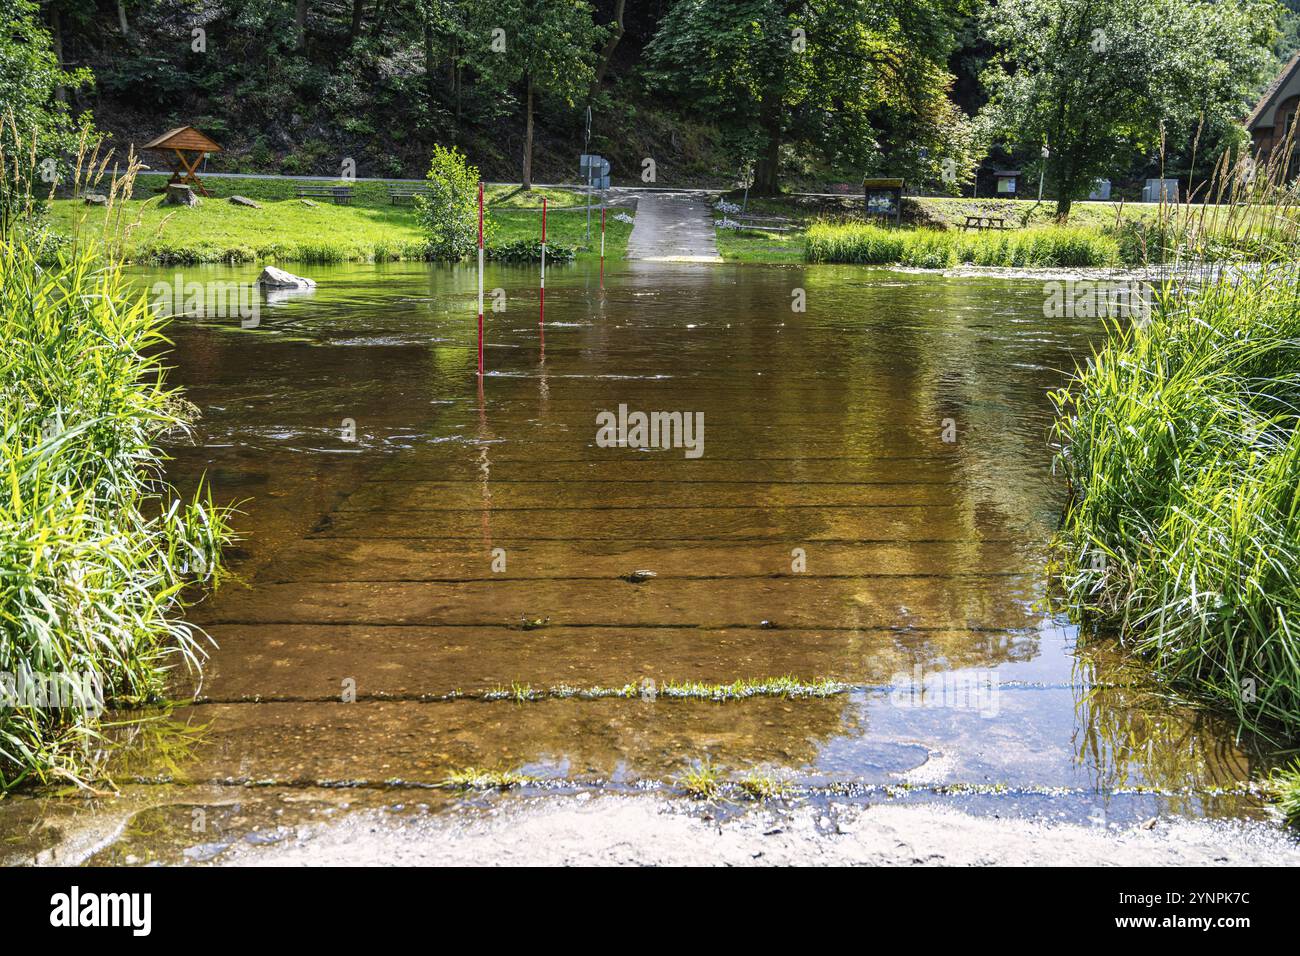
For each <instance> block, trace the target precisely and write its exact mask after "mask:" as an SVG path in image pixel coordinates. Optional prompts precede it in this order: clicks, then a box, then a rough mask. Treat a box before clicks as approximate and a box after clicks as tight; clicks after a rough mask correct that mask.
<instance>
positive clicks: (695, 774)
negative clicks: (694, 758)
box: [677, 759, 722, 800]
mask: <svg viewBox="0 0 1300 956" xmlns="http://www.w3.org/2000/svg"><path fill="white" fill-rule="evenodd" d="M677 785H678V786H679V787H681V788H682V790H684V791H685V792H686V795H687V796H689V797H690V798H691V799H693V800H715V799H717V797H718V796H720V795H721V793H722V777H721V775H720V774H719V772H718V768H717V767H715V766H714V765H713V762H712V761H710V760H707V759H706V760H701V761H700V762H699V763H697V764H696V765H695V766H694V767H692V768H691V769H690V770H688V771H686V773H684V774H682V775H681V777H679V778H678V779H677Z"/></svg>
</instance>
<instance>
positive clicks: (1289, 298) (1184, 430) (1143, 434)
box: [1052, 161, 1300, 785]
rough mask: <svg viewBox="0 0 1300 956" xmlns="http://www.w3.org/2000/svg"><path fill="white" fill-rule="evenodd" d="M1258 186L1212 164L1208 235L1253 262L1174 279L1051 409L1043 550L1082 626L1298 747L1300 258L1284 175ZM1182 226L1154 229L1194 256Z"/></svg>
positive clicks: (1201, 237) (1193, 229) (1196, 242)
mask: <svg viewBox="0 0 1300 956" xmlns="http://www.w3.org/2000/svg"><path fill="white" fill-rule="evenodd" d="M1260 180H1262V185H1260V184H1258V183H1257V182H1253V181H1251V180H1248V179H1247V178H1246V177H1244V176H1241V175H1240V172H1239V170H1237V169H1236V168H1234V167H1230V166H1228V164H1227V162H1226V161H1225V163H1224V164H1223V167H1222V168H1221V169H1220V171H1219V181H1220V182H1223V183H1225V184H1227V185H1225V186H1224V188H1223V193H1224V195H1223V196H1221V197H1220V198H1219V202H1218V203H1217V204H1216V205H1218V206H1219V207H1220V209H1221V210H1224V211H1223V212H1222V213H1221V214H1220V215H1219V217H1218V219H1217V221H1216V222H1215V223H1214V224H1213V230H1214V234H1215V235H1216V236H1220V237H1224V236H1226V237H1228V239H1229V240H1230V241H1229V242H1227V243H1225V244H1223V245H1221V246H1220V247H1219V248H1220V249H1234V250H1249V252H1242V253H1240V254H1241V255H1243V256H1245V255H1249V256H1250V257H1251V258H1252V259H1254V260H1255V261H1251V262H1238V261H1233V260H1232V259H1231V258H1229V257H1227V256H1225V257H1224V258H1223V259H1222V260H1221V261H1220V262H1218V263H1214V264H1206V263H1205V262H1204V260H1200V261H1198V262H1196V263H1194V264H1192V268H1183V269H1178V268H1175V269H1173V270H1171V272H1170V275H1171V276H1173V277H1174V278H1171V279H1169V280H1167V281H1165V282H1163V283H1161V284H1159V285H1158V286H1157V288H1156V290H1155V294H1154V296H1153V307H1152V310H1151V315H1150V316H1149V318H1145V319H1143V320H1141V321H1134V322H1133V323H1131V324H1128V325H1123V324H1116V325H1115V326H1114V327H1113V329H1112V330H1111V333H1110V335H1109V337H1108V340H1107V341H1106V343H1105V344H1104V345H1103V346H1102V347H1100V348H1099V349H1098V350H1097V351H1096V352H1095V353H1094V354H1093V355H1092V356H1091V358H1090V359H1089V360H1088V361H1087V363H1086V365H1085V366H1084V367H1082V368H1080V369H1079V370H1078V371H1077V372H1076V374H1075V375H1074V377H1073V380H1072V381H1071V382H1070V384H1069V385H1068V387H1067V388H1065V389H1062V390H1060V391H1058V392H1056V393H1055V394H1054V395H1053V396H1052V398H1053V401H1054V403H1055V405H1056V407H1057V410H1058V419H1057V422H1056V424H1055V426H1054V438H1055V441H1056V443H1057V444H1058V464H1059V468H1060V470H1061V471H1062V473H1063V474H1064V476H1065V479H1066V480H1067V482H1068V484H1069V490H1070V493H1071V498H1070V502H1069V505H1068V507H1067V510H1066V514H1065V518H1064V522H1063V525H1062V528H1061V530H1060V534H1059V537H1058V542H1057V544H1058V561H1059V563H1060V567H1059V571H1060V574H1059V579H1060V582H1061V584H1062V586H1063V588H1064V591H1065V593H1066V595H1067V597H1068V600H1069V603H1070V605H1071V607H1072V608H1073V609H1074V611H1075V612H1076V613H1077V615H1078V616H1079V617H1080V618H1082V619H1083V620H1085V621H1087V622H1089V623H1091V624H1094V625H1097V626H1098V627H1099V628H1102V629H1107V630H1111V631H1114V632H1115V633H1117V634H1118V635H1119V636H1120V637H1121V639H1122V640H1123V641H1124V642H1126V643H1128V644H1130V645H1131V646H1132V647H1134V648H1135V649H1136V650H1137V651H1138V652H1139V653H1141V654H1143V655H1144V656H1146V657H1147V658H1149V659H1150V660H1151V661H1152V662H1153V664H1154V665H1155V668H1156V672H1157V675H1158V676H1159V677H1161V678H1163V679H1164V680H1166V681H1168V682H1169V683H1170V684H1171V685H1173V686H1176V687H1178V688H1181V689H1183V690H1185V691H1187V692H1189V693H1190V694H1192V695H1194V696H1199V697H1202V698H1205V699H1208V700H1210V701H1213V702H1216V703H1218V704H1220V705H1223V706H1225V707H1227V708H1229V709H1231V710H1232V711H1233V712H1235V714H1236V715H1237V717H1238V719H1239V720H1240V722H1241V724H1242V726H1243V727H1244V728H1247V729H1249V730H1251V731H1253V732H1255V733H1257V734H1259V735H1261V736H1262V737H1263V738H1264V739H1267V740H1272V741H1274V742H1279V743H1282V742H1289V741H1294V740H1295V739H1297V737H1300V427H1298V426H1300V285H1298V283H1297V280H1298V278H1300V276H1298V272H1297V262H1296V251H1297V249H1298V248H1300V243H1298V242H1297V228H1296V225H1295V223H1296V215H1295V209H1294V206H1293V203H1292V198H1291V195H1290V193H1289V191H1288V190H1287V189H1285V188H1284V187H1282V186H1281V185H1278V184H1279V183H1280V182H1281V181H1282V179H1281V176H1280V175H1279V176H1277V177H1276V178H1270V177H1268V176H1262V177H1260ZM1175 215H1178V216H1186V215H1188V214H1187V213H1186V212H1176V213H1175ZM1191 215H1192V217H1193V218H1190V219H1187V220H1184V221H1183V222H1176V221H1175V222H1170V223H1169V224H1168V225H1169V227H1170V228H1171V229H1172V230H1173V233H1174V234H1176V235H1178V237H1179V243H1178V247H1179V248H1182V249H1197V250H1203V249H1205V248H1207V243H1206V235H1205V234H1206V229H1205V225H1204V223H1203V222H1202V221H1197V219H1196V218H1194V217H1195V216H1197V215H1203V210H1201V211H1193V212H1192V214H1191ZM1292 782H1293V785H1300V781H1297V780H1295V778H1292Z"/></svg>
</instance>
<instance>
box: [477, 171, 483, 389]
mask: <svg viewBox="0 0 1300 956" xmlns="http://www.w3.org/2000/svg"><path fill="white" fill-rule="evenodd" d="M478 377H479V379H480V381H481V380H482V378H483V180H481V179H480V180H479V183H478Z"/></svg>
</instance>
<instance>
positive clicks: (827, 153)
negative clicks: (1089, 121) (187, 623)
mask: <svg viewBox="0 0 1300 956" xmlns="http://www.w3.org/2000/svg"><path fill="white" fill-rule="evenodd" d="M958 14H959V7H955V6H953V5H952V4H950V3H946V2H933V0H908V2H903V3H897V4H889V5H883V6H882V5H877V4H867V3H863V2H861V0H821V2H817V3H808V4H791V3H785V2H782V0H727V2H712V0H682V2H679V3H677V4H674V5H673V7H672V8H671V9H670V10H669V12H668V14H667V15H666V16H665V17H664V20H663V22H662V24H661V26H660V29H659V31H658V32H657V33H656V35H655V38H654V40H653V42H652V43H651V44H650V47H649V55H650V61H651V63H652V65H653V66H654V67H655V69H656V70H657V79H658V82H659V84H660V85H661V86H662V87H664V88H666V89H669V90H672V91H674V92H676V93H677V94H679V95H681V96H683V97H687V98H689V100H690V101H691V102H692V103H693V104H694V107H695V108H696V109H698V110H702V111H705V112H706V113H707V114H712V115H716V116H717V117H720V118H721V119H722V120H723V121H724V122H725V124H726V126H727V128H728V131H729V133H730V134H731V139H732V142H733V144H734V146H735V148H736V152H737V154H738V157H739V158H741V159H742V160H744V161H754V162H755V172H754V187H755V189H756V190H757V191H758V192H760V193H771V192H775V191H776V188H777V185H778V182H779V170H780V166H781V159H782V147H783V146H785V145H787V144H788V145H793V146H800V147H809V148H811V149H813V150H814V151H815V152H816V153H817V154H819V155H820V156H821V157H822V158H823V159H824V160H825V161H826V162H827V163H828V164H829V165H831V166H833V167H834V166H842V167H847V168H863V167H867V168H882V167H884V166H886V165H888V168H889V169H890V170H892V171H894V172H906V173H909V174H912V175H916V176H920V177H921V178H923V179H926V180H932V181H940V180H941V177H942V173H941V170H943V169H945V168H946V169H949V170H951V171H952V174H951V176H950V177H949V179H950V181H951V183H952V184H953V185H956V184H957V183H958V182H959V181H965V180H966V179H967V178H968V173H969V171H970V169H971V168H972V166H973V165H974V163H975V162H976V161H977V160H978V158H979V157H978V156H975V155H974V154H973V150H972V147H973V145H974V137H973V135H972V132H971V129H970V121H969V120H968V119H966V117H964V116H963V114H961V113H960V111H958V110H956V109H955V108H954V107H953V106H952V104H951V103H950V101H949V100H948V98H947V90H948V86H949V84H950V83H951V80H952V77H951V76H950V75H949V74H948V73H947V71H946V69H945V67H944V61H945V59H946V58H947V56H948V54H949V53H950V52H951V50H952V48H953V46H954V44H955V42H956V41H955V36H954V27H955V24H956V22H957V19H958ZM945 160H951V162H950V163H948V164H945Z"/></svg>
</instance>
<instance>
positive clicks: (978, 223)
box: [961, 216, 1007, 232]
mask: <svg viewBox="0 0 1300 956" xmlns="http://www.w3.org/2000/svg"><path fill="white" fill-rule="evenodd" d="M961 228H962V231H963V232H964V231H965V230H967V229H1005V228H1007V222H1006V219H1005V218H1003V217H1002V216H967V217H966V224H965V225H964V226H962V227H961Z"/></svg>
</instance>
